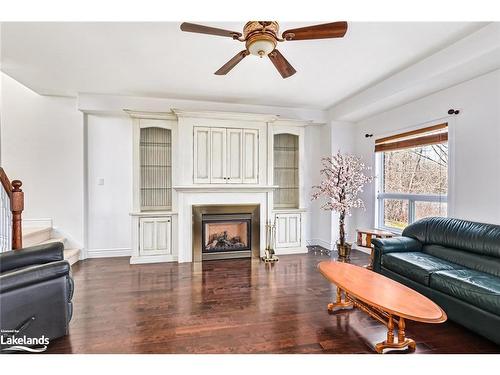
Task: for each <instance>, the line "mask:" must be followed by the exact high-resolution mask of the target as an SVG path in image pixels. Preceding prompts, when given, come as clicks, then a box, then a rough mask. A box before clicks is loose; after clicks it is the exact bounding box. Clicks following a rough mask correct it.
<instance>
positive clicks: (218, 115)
mask: <svg viewBox="0 0 500 375" xmlns="http://www.w3.org/2000/svg"><path fill="white" fill-rule="evenodd" d="M172 112H173V113H175V115H176V116H177V117H178V118H183V117H189V118H204V119H217V120H237V121H260V122H274V121H276V120H277V119H278V117H279V116H278V115H269V114H263V113H245V112H218V111H186V110H181V109H175V108H173V109H172Z"/></svg>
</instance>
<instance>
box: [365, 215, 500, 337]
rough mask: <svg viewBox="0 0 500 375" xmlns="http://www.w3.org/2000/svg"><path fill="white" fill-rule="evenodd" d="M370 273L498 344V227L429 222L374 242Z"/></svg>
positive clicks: (455, 221)
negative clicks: (432, 304)
mask: <svg viewBox="0 0 500 375" xmlns="http://www.w3.org/2000/svg"><path fill="white" fill-rule="evenodd" d="M372 243H373V245H374V247H375V249H374V258H373V270H374V271H375V272H378V273H381V274H383V275H385V276H387V277H389V278H391V279H393V280H396V281H398V282H401V283H402V284H405V285H407V286H409V287H410V288H412V289H414V290H416V291H418V292H420V293H421V294H423V295H425V296H427V297H429V298H430V299H432V300H433V301H434V302H436V303H437V304H438V305H439V306H441V307H442V308H443V310H445V311H446V314H447V315H448V318H449V319H450V320H452V321H455V322H457V323H459V324H461V325H463V326H465V327H467V328H468V329H470V330H472V331H474V332H477V333H478V334H480V335H482V336H484V337H487V338H488V339H490V340H492V341H493V342H495V343H497V344H500V225H492V224H483V223H475V222H471V221H466V220H459V219H452V218H441V217H431V218H425V219H422V220H419V221H417V222H415V223H413V224H411V225H409V226H408V227H406V228H405V229H404V231H403V233H402V236H401V237H393V238H386V239H374V240H373V241H372Z"/></svg>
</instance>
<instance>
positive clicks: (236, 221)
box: [201, 214, 252, 253]
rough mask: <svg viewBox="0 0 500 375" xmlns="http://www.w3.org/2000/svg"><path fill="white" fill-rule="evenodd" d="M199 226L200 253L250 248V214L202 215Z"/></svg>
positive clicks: (246, 249)
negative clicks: (200, 226)
mask: <svg viewBox="0 0 500 375" xmlns="http://www.w3.org/2000/svg"><path fill="white" fill-rule="evenodd" d="M201 225H202V229H201V231H202V232H201V241H202V244H201V249H202V250H201V251H202V253H222V252H229V251H248V250H250V249H251V248H252V244H251V241H252V214H203V215H202V217H201Z"/></svg>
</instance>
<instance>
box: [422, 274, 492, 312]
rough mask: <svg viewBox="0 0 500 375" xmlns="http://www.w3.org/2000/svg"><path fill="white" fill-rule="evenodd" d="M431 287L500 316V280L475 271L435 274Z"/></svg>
mask: <svg viewBox="0 0 500 375" xmlns="http://www.w3.org/2000/svg"><path fill="white" fill-rule="evenodd" d="M430 287H431V288H433V289H436V290H439V291H441V292H443V293H446V294H448V295H450V296H453V297H455V298H458V299H460V300H462V301H464V302H468V303H470V304H471V305H474V306H477V307H479V308H481V309H483V310H486V311H489V312H491V313H493V314H496V315H500V278H498V277H496V276H493V275H490V274H487V273H484V272H479V271H474V270H443V271H437V272H434V273H433V274H432V275H431V278H430Z"/></svg>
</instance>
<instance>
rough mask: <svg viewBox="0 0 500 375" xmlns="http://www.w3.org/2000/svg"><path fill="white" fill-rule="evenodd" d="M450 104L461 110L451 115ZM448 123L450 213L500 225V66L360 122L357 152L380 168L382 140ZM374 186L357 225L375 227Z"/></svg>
mask: <svg viewBox="0 0 500 375" xmlns="http://www.w3.org/2000/svg"><path fill="white" fill-rule="evenodd" d="M450 108H454V109H459V110H460V114H459V115H457V116H452V117H450V116H448V114H447V112H448V109H450ZM442 121H448V123H449V137H450V140H449V145H450V165H451V169H452V171H451V172H452V173H451V176H450V185H451V186H450V193H449V195H450V197H449V200H450V201H449V210H450V216H453V217H457V218H463V219H468V220H475V221H480V222H488V223H494V224H500V194H499V191H500V190H499V189H500V71H499V70H496V71H494V72H491V73H489V74H486V75H483V76H480V77H478V78H475V79H473V80H470V81H467V82H464V83H462V84H459V85H457V86H454V87H450V88H448V89H446V90H443V91H440V92H437V93H435V94H433V95H429V96H427V97H424V98H422V99H419V100H416V101H414V102H412V103H409V104H406V105H404V106H400V107H397V108H395V109H392V110H390V111H387V112H384V113H381V114H378V115H376V116H373V117H370V118H368V119H365V120H362V121H360V122H359V123H357V124H356V125H355V126H354V129H355V130H354V131H355V133H354V146H355V148H354V150H355V152H356V153H357V154H359V155H360V156H362V157H363V158H364V159H365V160H370V161H371V163H372V165H373V166H374V160H375V158H374V152H373V150H374V140H375V139H376V138H378V137H380V136H385V135H389V134H391V133H398V132H400V131H402V130H405V129H410V128H414V127H418V126H422V125H424V124H429V123H430V124H432V123H439V122H442ZM365 133H373V134H374V136H373V137H372V138H365V136H364V134H365ZM374 185H375V184H372V186H371V187H370V188H369V189H367V190H366V191H365V193H364V194H363V197H364V199H365V202H366V205H367V211H366V212H359V211H358V212H356V213H355V214H354V216H353V219H354V222H355V227H371V226H373V225H374V217H375V213H374V207H375V199H374V198H375V190H374V189H375V188H374ZM353 229H354V228H353ZM351 232H352V230H351Z"/></svg>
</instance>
